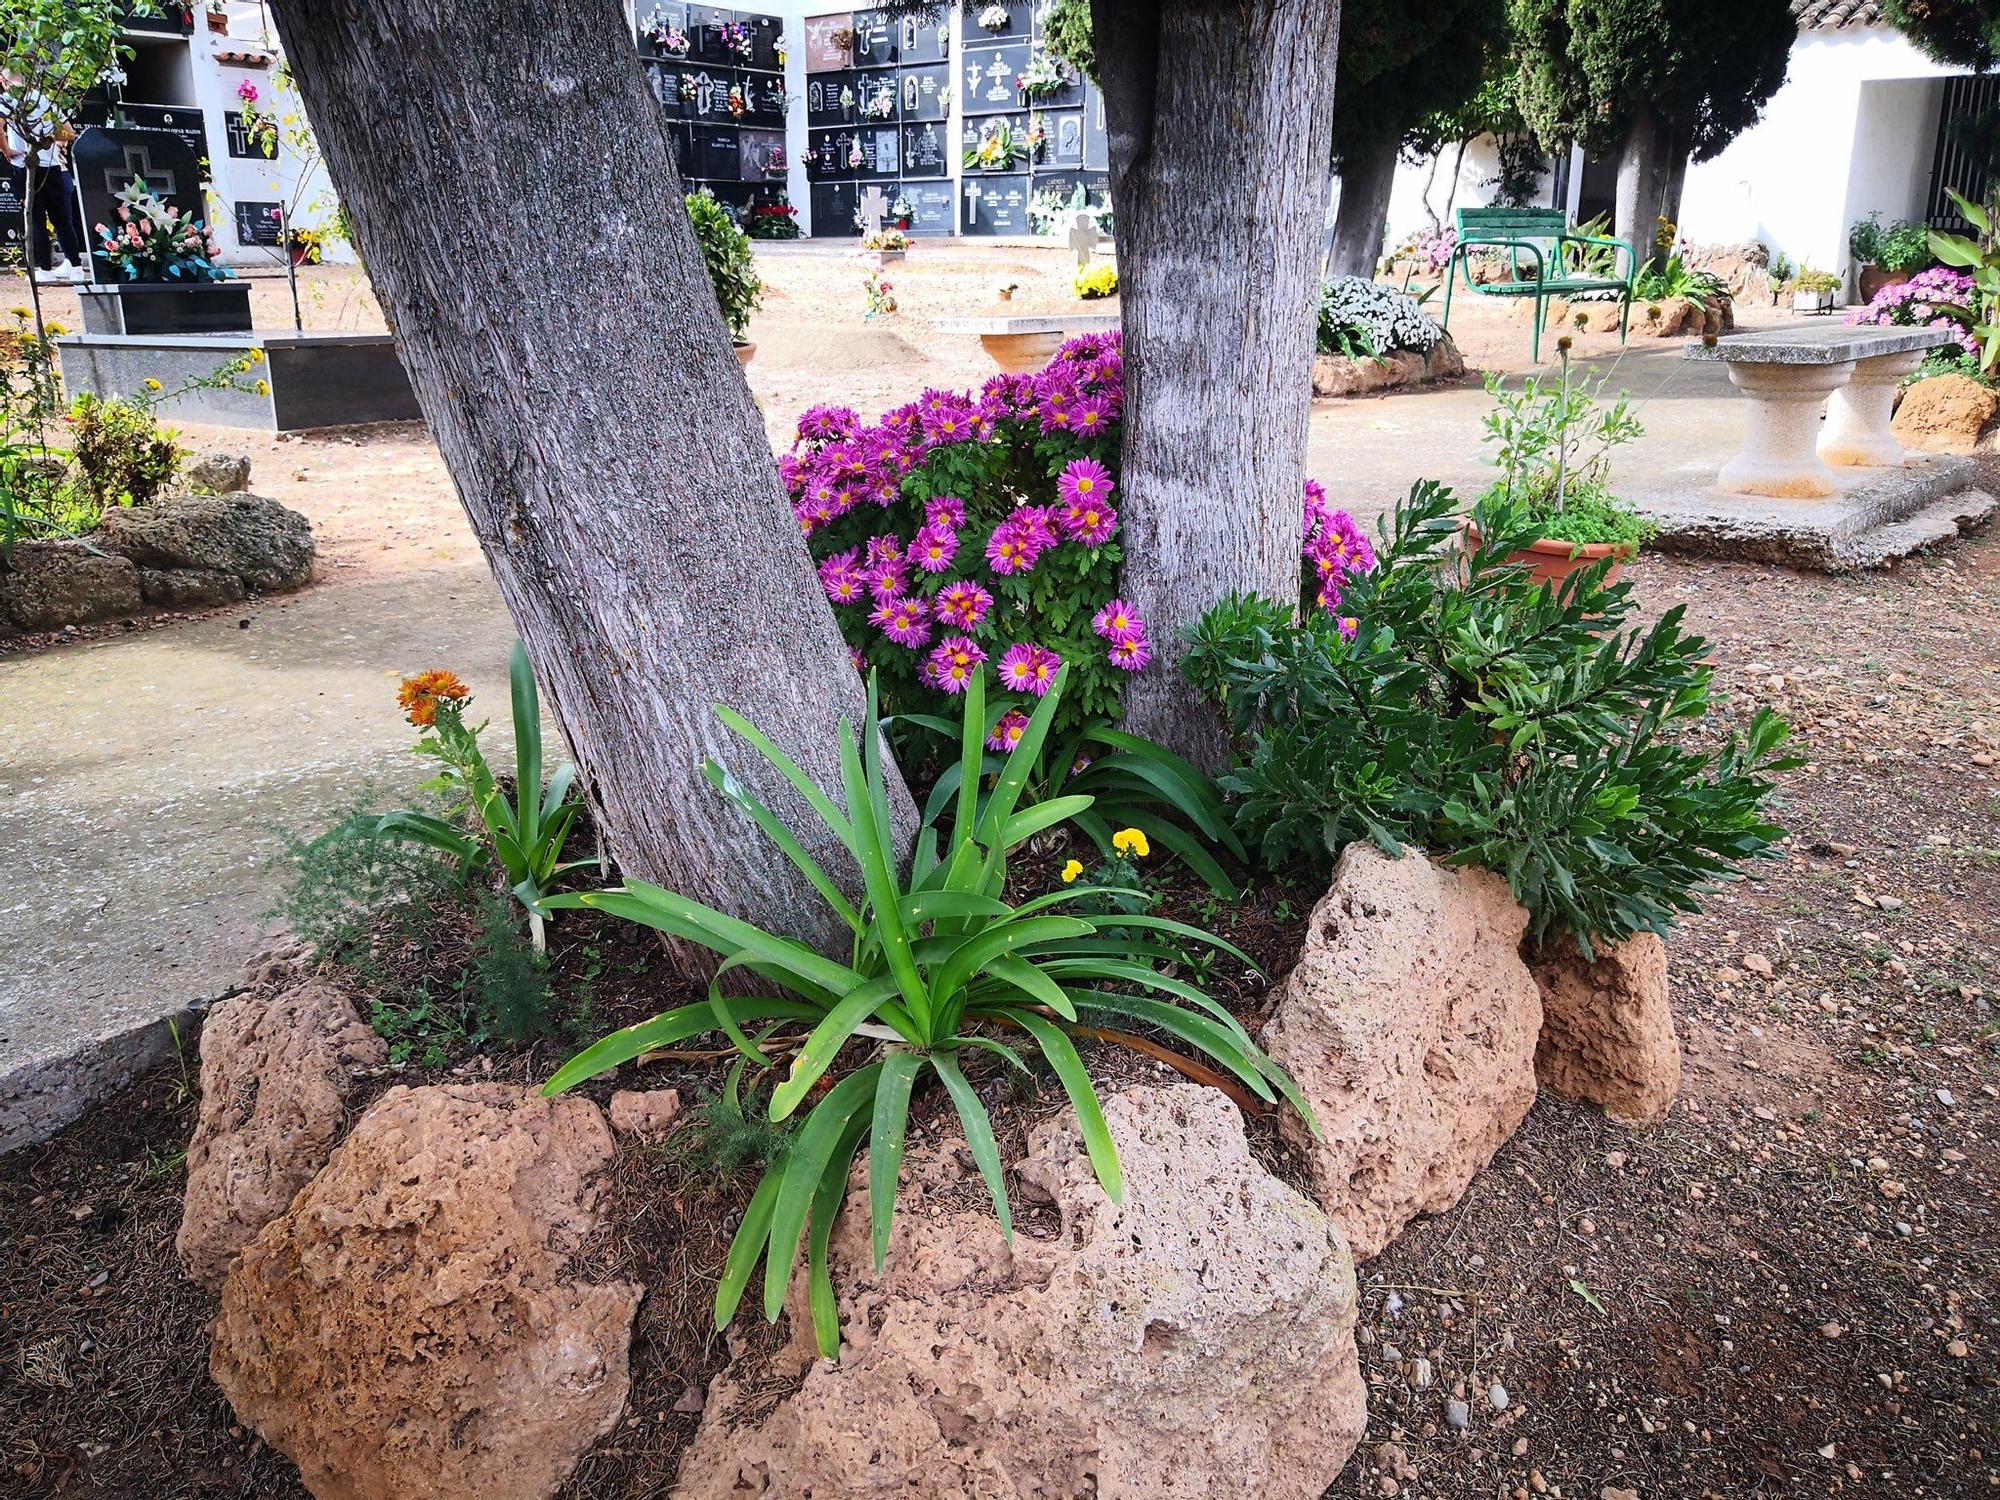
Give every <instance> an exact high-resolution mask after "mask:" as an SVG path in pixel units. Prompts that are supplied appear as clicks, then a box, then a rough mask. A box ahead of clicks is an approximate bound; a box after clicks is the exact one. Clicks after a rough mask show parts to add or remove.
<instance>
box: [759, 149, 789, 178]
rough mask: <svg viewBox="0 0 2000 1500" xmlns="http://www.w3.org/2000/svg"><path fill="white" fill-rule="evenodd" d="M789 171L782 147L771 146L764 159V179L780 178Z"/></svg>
mask: <svg viewBox="0 0 2000 1500" xmlns="http://www.w3.org/2000/svg"><path fill="white" fill-rule="evenodd" d="M789 169H790V163H788V162H787V161H786V160H785V148H784V147H783V146H773V147H772V148H771V149H770V152H769V153H768V154H767V155H766V156H765V157H764V175H765V176H766V177H782V176H784V175H785V173H786V172H787V171H788V170H789Z"/></svg>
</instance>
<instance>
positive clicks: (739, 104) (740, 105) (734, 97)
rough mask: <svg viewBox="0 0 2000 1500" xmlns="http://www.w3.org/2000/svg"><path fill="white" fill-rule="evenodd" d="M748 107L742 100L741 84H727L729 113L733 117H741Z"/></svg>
mask: <svg viewBox="0 0 2000 1500" xmlns="http://www.w3.org/2000/svg"><path fill="white" fill-rule="evenodd" d="M749 107H750V106H749V105H747V104H745V103H744V102H743V85H742V84H740V83H732V84H731V85H730V86H729V113H730V115H731V116H732V117H733V118H736V119H741V118H742V117H743V112H744V111H745V110H746V109H748V108H749Z"/></svg>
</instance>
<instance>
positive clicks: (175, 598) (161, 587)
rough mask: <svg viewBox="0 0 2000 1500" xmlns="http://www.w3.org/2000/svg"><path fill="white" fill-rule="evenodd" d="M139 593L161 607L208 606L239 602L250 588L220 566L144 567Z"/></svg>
mask: <svg viewBox="0 0 2000 1500" xmlns="http://www.w3.org/2000/svg"><path fill="white" fill-rule="evenodd" d="M139 592H140V593H141V594H143V595H145V597H146V602H147V603H148V604H151V605H153V606H155V607H156V608H159V609H206V608H207V607H208V606H210V605H213V604H236V603H238V602H240V601H241V600H242V598H243V596H244V594H245V592H246V590H245V589H244V587H243V580H242V579H240V578H238V577H237V576H236V575H235V574H234V573H224V572H222V571H221V570H220V569H217V568H141V569H140V570H139Z"/></svg>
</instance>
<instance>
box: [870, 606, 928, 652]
mask: <svg viewBox="0 0 2000 1500" xmlns="http://www.w3.org/2000/svg"><path fill="white" fill-rule="evenodd" d="M930 613H931V609H930V605H928V604H926V603H925V602H924V601H923V600H922V599H916V598H911V597H908V596H905V597H904V598H901V599H884V600H883V601H882V602H881V603H880V604H878V605H876V606H875V608H874V610H873V611H872V612H871V613H870V614H869V616H868V623H869V624H871V625H873V626H874V627H875V628H876V629H877V630H879V631H881V632H882V634H884V635H886V636H887V637H889V639H890V640H892V641H894V642H895V643H896V644H897V645H899V646H908V647H910V648H911V649H913V650H914V649H915V648H916V647H918V646H922V645H924V644H926V643H927V642H928V641H929V640H930V638H931V627H930Z"/></svg>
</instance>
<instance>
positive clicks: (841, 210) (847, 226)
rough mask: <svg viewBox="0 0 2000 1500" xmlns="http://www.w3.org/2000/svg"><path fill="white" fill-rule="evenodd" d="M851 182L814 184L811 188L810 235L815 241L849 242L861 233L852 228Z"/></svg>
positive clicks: (853, 191) (853, 196)
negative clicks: (811, 234)
mask: <svg viewBox="0 0 2000 1500" xmlns="http://www.w3.org/2000/svg"><path fill="white" fill-rule="evenodd" d="M858 191H859V189H857V188H856V187H855V185H854V184H853V183H851V182H816V183H814V184H813V187H812V233H813V238H814V239H816V240H851V239H853V238H855V237H856V236H857V235H859V234H860V233H861V231H860V230H858V229H856V228H855V227H854V203H855V194H856V193H857V192H858Z"/></svg>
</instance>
